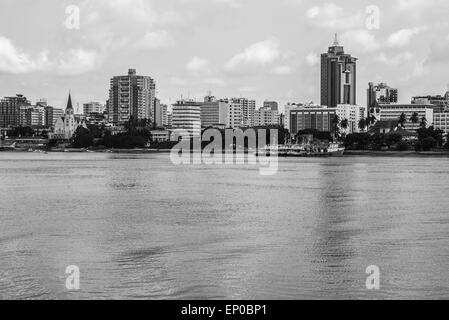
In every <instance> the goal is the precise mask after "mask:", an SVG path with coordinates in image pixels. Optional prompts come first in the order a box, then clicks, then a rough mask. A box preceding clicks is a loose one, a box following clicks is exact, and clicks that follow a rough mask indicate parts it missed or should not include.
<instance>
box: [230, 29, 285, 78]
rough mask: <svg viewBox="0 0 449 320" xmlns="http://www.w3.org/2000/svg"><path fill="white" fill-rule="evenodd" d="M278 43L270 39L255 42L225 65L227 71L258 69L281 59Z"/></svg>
mask: <svg viewBox="0 0 449 320" xmlns="http://www.w3.org/2000/svg"><path fill="white" fill-rule="evenodd" d="M279 47H280V44H279V41H278V40H277V39H276V38H274V37H270V38H269V39H267V40H265V41H262V42H257V43H254V44H252V45H251V46H249V47H248V48H246V49H245V50H244V51H243V52H241V53H238V54H237V55H235V56H234V57H233V58H231V59H230V60H229V61H228V63H226V65H225V69H226V70H228V71H239V69H241V68H248V67H260V66H265V65H268V64H271V63H273V62H275V61H276V60H278V59H279V58H280V57H281V52H280V48H279Z"/></svg>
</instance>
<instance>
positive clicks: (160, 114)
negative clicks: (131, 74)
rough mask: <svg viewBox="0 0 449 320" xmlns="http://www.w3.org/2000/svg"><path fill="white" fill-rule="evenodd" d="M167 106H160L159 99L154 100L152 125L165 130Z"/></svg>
mask: <svg viewBox="0 0 449 320" xmlns="http://www.w3.org/2000/svg"><path fill="white" fill-rule="evenodd" d="M167 116H168V106H167V105H166V104H161V102H160V100H159V99H155V105H154V124H155V125H156V127H158V128H165V127H167V126H168V118H167Z"/></svg>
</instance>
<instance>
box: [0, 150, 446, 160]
mask: <svg viewBox="0 0 449 320" xmlns="http://www.w3.org/2000/svg"><path fill="white" fill-rule="evenodd" d="M1 152H5V153H6V152H8V153H111V154H153V153H158V154H159V153H170V152H171V149H104V150H85V149H70V148H68V149H61V150H41V149H35V150H32V151H29V150H0V153H1ZM343 156H344V157H350V156H365V157H368V156H370V157H399V158H400V157H448V158H449V151H420V152H417V151H373V150H346V151H345V152H344V155H343Z"/></svg>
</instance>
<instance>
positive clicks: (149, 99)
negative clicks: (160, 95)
mask: <svg viewBox="0 0 449 320" xmlns="http://www.w3.org/2000/svg"><path fill="white" fill-rule="evenodd" d="M155 99H156V83H155V81H154V80H153V78H151V77H148V76H139V75H137V73H136V70H135V69H129V71H128V75H127V76H116V77H113V78H112V79H111V87H110V90H109V104H108V114H109V121H110V122H111V123H113V124H114V125H120V124H124V123H125V122H127V121H128V120H129V119H130V118H131V117H132V118H134V119H136V120H143V119H147V120H150V121H149V122H152V121H153V119H152V118H153V117H154V111H153V110H154V109H153V108H154V103H155V102H154V100H155Z"/></svg>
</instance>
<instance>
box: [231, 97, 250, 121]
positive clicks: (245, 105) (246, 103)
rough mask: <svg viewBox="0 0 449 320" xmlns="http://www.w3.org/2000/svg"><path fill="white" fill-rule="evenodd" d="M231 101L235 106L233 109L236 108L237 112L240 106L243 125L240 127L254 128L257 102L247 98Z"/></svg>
mask: <svg viewBox="0 0 449 320" xmlns="http://www.w3.org/2000/svg"><path fill="white" fill-rule="evenodd" d="M229 101H230V102H232V104H233V105H235V106H234V107H233V108H235V109H236V111H237V109H238V108H239V107H238V106H237V105H240V110H241V117H242V118H241V121H242V123H241V124H239V125H238V126H244V127H254V114H255V112H256V101H255V100H250V99H247V98H232V99H230V100H229Z"/></svg>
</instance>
